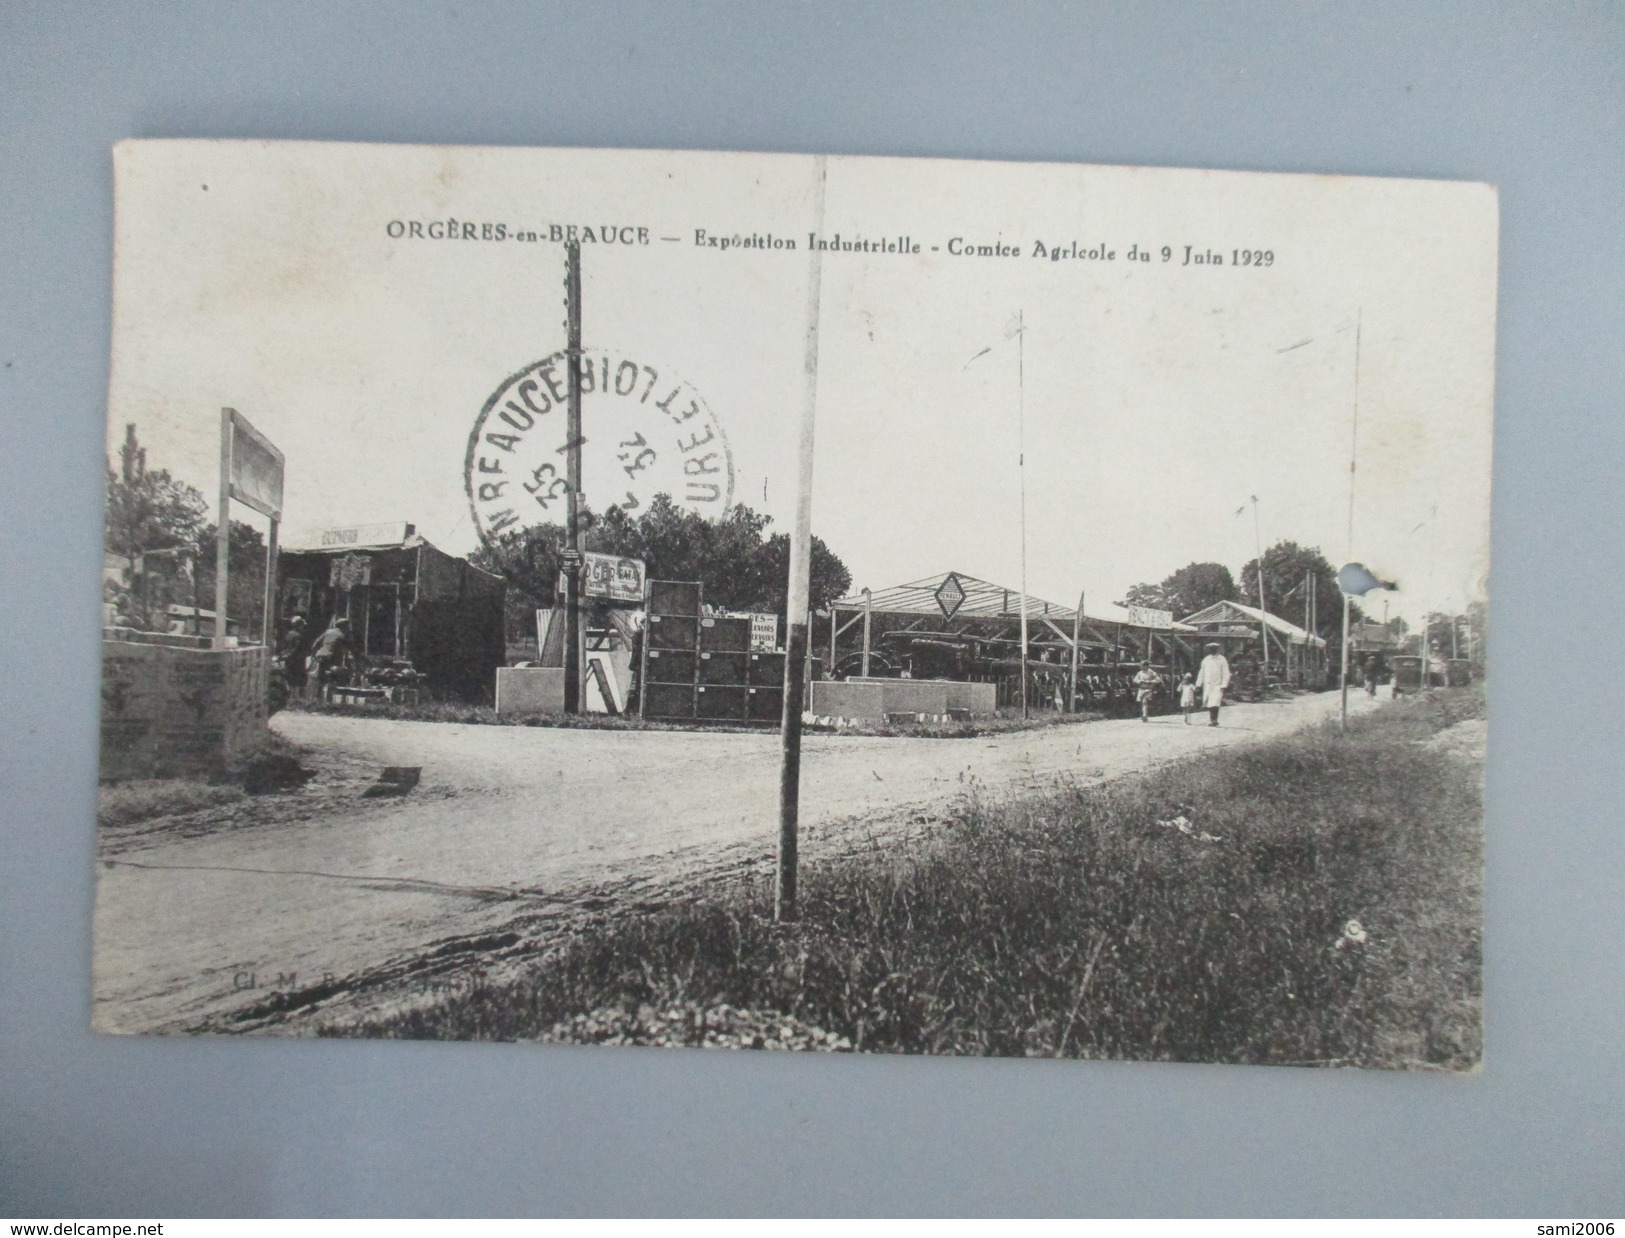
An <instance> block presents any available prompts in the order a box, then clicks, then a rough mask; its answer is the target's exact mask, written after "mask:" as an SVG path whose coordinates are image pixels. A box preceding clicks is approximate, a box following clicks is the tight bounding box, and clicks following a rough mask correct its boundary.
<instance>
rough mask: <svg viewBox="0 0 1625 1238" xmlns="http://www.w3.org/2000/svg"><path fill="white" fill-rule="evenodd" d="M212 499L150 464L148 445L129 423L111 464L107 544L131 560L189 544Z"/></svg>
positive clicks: (108, 487) (201, 523)
mask: <svg viewBox="0 0 1625 1238" xmlns="http://www.w3.org/2000/svg"><path fill="white" fill-rule="evenodd" d="M208 509H209V505H208V503H207V501H206V500H205V499H204V497H203V494H202V492H201V491H199V490H198V489H197V488H196V487H194V486H189V485H187V484H186V483H185V482H183V481H179V480H177V479H176V478H174V477H171V476H170V475H169V470H168V469H155V470H152V471H151V472H149V471H148V470H147V450H146V448H144V447H142V446H141V445H140V443H139V442H138V441H137V440H136V436H135V426H134V424H131V425H128V426H126V427H125V431H124V445H123V447H122V448H120V451H119V467H118V468H116V469H115V468H114V467H113V466H112V464H111V463H109V464H108V466H107V513H106V519H105V534H106V543H107V549H108V550H110V551H112V552H113V553H114V554H121V555H125V556H126V557H128V558H129V559H131V560H132V561H133V560H135V559H138V558H140V557H141V556H142V555H143V554H146V553H147V552H148V551H151V550H173V549H176V548H178V547H184V546H190V545H191V544H192V542H193V541H194V540H195V539H196V537H197V533H198V530H199V529H201V528H202V527H203V517H204V515H205V513H207V511H208Z"/></svg>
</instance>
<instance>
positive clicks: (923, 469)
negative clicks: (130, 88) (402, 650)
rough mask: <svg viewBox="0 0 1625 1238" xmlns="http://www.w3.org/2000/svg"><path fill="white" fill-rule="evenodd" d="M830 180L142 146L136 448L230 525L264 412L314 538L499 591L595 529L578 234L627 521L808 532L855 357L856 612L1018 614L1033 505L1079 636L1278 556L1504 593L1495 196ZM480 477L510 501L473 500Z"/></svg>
mask: <svg viewBox="0 0 1625 1238" xmlns="http://www.w3.org/2000/svg"><path fill="white" fill-rule="evenodd" d="M819 166H820V165H819V162H818V161H816V160H814V159H813V158H812V157H809V156H798V155H742V154H705V153H694V152H686V153H671V152H636V151H586V150H524V149H495V148H488V149H480V148H444V147H439V148H437V147H410V146H358V145H348V144H337V143H334V144H322V143H259V142H131V143H125V144H122V145H121V146H120V147H119V148H118V150H117V153H116V159H115V170H116V192H117V199H116V236H115V283H114V328H113V364H112V378H111V387H110V394H109V416H108V423H109V424H108V437H109V448H110V451H112V450H116V447H117V444H118V443H119V442H120V441H122V439H123V435H124V425H125V423H127V422H132V421H133V422H135V423H136V424H137V427H138V432H139V434H140V437H141V439H142V442H143V443H144V444H145V445H146V446H147V448H148V457H149V465H150V466H151V467H164V468H169V469H170V470H171V471H172V472H174V473H176V474H177V475H178V476H180V477H181V478H183V479H184V480H187V481H189V482H191V483H192V484H194V485H196V486H197V487H198V488H199V489H200V490H203V491H204V492H205V493H206V494H207V495H209V496H210V497H211V501H212V497H213V495H214V493H215V491H216V488H217V484H218V483H217V475H218V458H219V457H218V453H219V440H218V434H219V430H218V427H219V409H220V407H221V406H224V405H229V406H231V407H234V408H236V409H237V410H238V411H239V412H240V413H241V414H242V415H243V416H245V417H247V419H248V420H249V421H250V422H252V423H253V424H254V425H255V426H256V427H257V428H258V429H259V430H260V431H261V432H262V433H264V434H265V435H266V436H267V437H268V438H270V439H271V440H272V441H273V442H275V443H276V444H277V445H278V446H279V447H280V448H281V450H282V451H283V452H284V454H285V455H286V457H287V484H286V501H285V513H286V514H285V521H284V523H285V530H286V535H287V536H288V538H289V540H290V541H293V542H297V541H298V540H299V539H300V536H301V531H302V530H306V529H315V528H321V527H327V526H335V525H345V524H355V523H362V522H376V521H410V522H412V523H414V524H415V525H416V526H417V528H418V530H419V532H421V533H422V534H424V535H425V536H426V537H428V538H429V539H430V540H431V541H433V542H434V543H436V544H437V545H439V546H441V547H442V548H444V549H446V550H448V551H452V552H454V553H460V554H461V553H467V552H469V551H470V550H472V549H473V548H474V547H475V546H477V545H478V540H479V537H480V533H481V529H482V528H487V527H489V526H490V525H491V524H492V523H493V521H494V520H500V519H502V518H503V513H512V518H513V519H515V520H518V521H524V522H528V521H530V520H537V519H557V513H558V512H559V510H561V509H560V507H559V506H558V505H557V504H556V503H555V504H553V505H551V506H548V507H542V506H540V505H539V501H538V500H537V499H536V498H533V493H534V492H539V494H540V498H541V499H542V500H545V499H546V498H547V497H548V496H549V494H554V495H556V493H557V488H556V486H552V485H551V483H552V481H553V478H554V474H553V473H550V472H548V470H549V469H550V468H553V467H554V463H555V462H557V463H558V465H559V467H560V468H562V459H563V457H562V455H560V454H559V451H558V448H559V447H560V446H561V445H562V444H563V442H564V428H563V416H562V412H561V411H560V409H559V407H558V405H557V402H556V401H549V400H547V399H546V398H545V391H546V387H545V386H544V385H541V384H543V383H545V381H546V379H545V375H543V374H542V373H541V372H540V371H538V370H537V369H536V368H535V367H536V366H537V365H538V363H540V362H543V361H544V360H545V359H546V358H548V357H549V356H551V355H553V354H555V353H557V352H558V351H559V350H560V349H562V348H563V346H564V342H565V340H564V325H563V266H564V247H563V245H562V244H558V243H555V242H554V241H553V240H552V237H553V236H554V234H555V233H554V229H555V228H556V229H559V230H561V231H562V230H563V229H565V228H567V227H570V226H574V227H576V228H577V229H585V228H590V229H591V230H592V237H591V240H590V241H589V240H587V239H586V238H585V236H584V237H583V244H582V259H581V261H582V285H583V295H582V319H583V344H584V347H585V349H586V350H587V352H588V355H589V356H590V357H592V358H594V359H595V364H596V367H597V368H596V370H595V372H596V373H598V374H600V375H602V376H605V377H607V378H608V379H609V380H610V381H609V387H610V390H608V391H603V390H594V391H593V392H591V393H589V394H588V395H587V396H586V397H585V399H584V408H583V435H584V438H585V439H586V444H585V446H584V448H583V455H584V460H585V465H584V468H585V478H584V491H585V496H586V499H587V501H588V502H589V503H590V504H592V505H594V506H596V507H603V506H606V505H607V504H608V503H610V502H632V501H636V502H638V503H643V502H646V501H647V500H648V498H650V497H652V494H653V493H654V491H655V489H657V488H659V489H666V490H670V491H674V492H677V493H678V495H679V498H682V497H683V496H684V495H685V494H687V493H690V492H689V491H688V490H687V487H688V485H689V483H690V482H696V483H705V485H702V486H699V487H698V488H696V489H694V490H693V491H692V494H694V495H696V496H699V495H710V494H712V491H710V490H709V489H708V488H706V486H708V485H709V484H711V483H720V484H722V485H723V486H724V490H723V492H724V493H725V494H726V495H730V496H731V498H732V500H733V501H735V502H744V503H748V504H749V505H751V506H752V507H755V508H757V509H758V510H760V511H763V512H766V513H767V514H769V515H770V516H772V517H773V518H774V520H775V523H776V526H777V527H779V528H783V529H786V530H787V529H788V527H789V522H790V519H791V516H792V512H793V508H794V487H795V433H796V427H797V418H798V416H799V412H800V409H801V407H802V406H803V404H804V402H805V400H806V398H807V390H808V388H807V378H806V374H805V367H804V358H805V355H806V347H805V344H806V338H807V332H808V329H809V322H812V321H815V322H816V327H817V340H818V368H817V385H816V403H815V410H816V457H815V459H816V465H815V481H814V497H813V525H814V530H815V532H817V533H818V534H819V535H820V536H821V537H823V538H824V539H825V540H826V541H827V542H828V543H829V544H830V546H831V547H832V548H833V549H834V550H835V551H836V553H837V554H839V555H840V556H841V557H842V559H843V560H844V561H845V562H846V563H847V565H848V566H849V567H850V569H851V571H852V575H853V582H854V587H861V586H864V585H868V586H871V587H873V588H877V589H878V588H884V587H887V586H890V585H894V584H898V583H901V582H903V581H908V580H914V579H918V578H921V577H925V576H928V575H932V574H935V573H939V572H943V571H946V570H949V569H956V570H959V571H961V572H966V573H969V574H971V575H974V576H978V577H982V578H984V579H988V580H992V581H995V582H998V583H1001V584H1008V585H1010V586H1012V587H1017V586H1019V584H1020V583H1021V575H1022V559H1023V537H1022V530H1023V520H1022V511H1023V507H1024V508H1025V560H1026V578H1027V587H1028V590H1029V592H1031V593H1032V594H1034V595H1036V596H1039V597H1044V598H1047V599H1050V600H1052V601H1057V602H1061V603H1063V604H1071V603H1072V602H1074V601H1075V600H1076V598H1077V596H1078V594H1079V592H1080V591H1083V592H1085V593H1086V596H1087V597H1090V598H1094V599H1097V600H1102V601H1116V600H1118V599H1120V598H1121V597H1122V596H1123V593H1124V592H1125V590H1126V589H1127V588H1128V586H1129V585H1131V584H1133V583H1135V582H1138V581H1155V580H1160V579H1161V578H1162V577H1164V576H1166V575H1167V574H1169V573H1170V572H1172V571H1173V570H1174V569H1176V568H1178V567H1181V566H1183V565H1184V564H1186V563H1189V562H1192V561H1198V560H1216V561H1218V562H1221V563H1224V564H1226V565H1227V566H1229V567H1230V568H1231V569H1232V570H1233V571H1234V570H1237V569H1239V568H1240V567H1241V565H1242V564H1243V563H1244V562H1245V561H1247V560H1248V559H1250V558H1252V557H1253V556H1254V554H1255V553H1256V547H1257V544H1258V540H1260V539H1261V540H1262V542H1263V543H1264V544H1265V545H1269V544H1270V543H1272V542H1275V541H1277V540H1281V539H1291V540H1294V541H1297V542H1300V543H1302V544H1305V545H1309V546H1318V547H1319V548H1320V549H1321V550H1322V551H1323V552H1324V553H1325V554H1326V556H1327V557H1328V558H1329V559H1330V560H1331V561H1332V562H1333V563H1334V564H1339V563H1342V562H1345V561H1347V560H1349V559H1355V560H1359V561H1362V562H1364V563H1366V564H1367V565H1368V566H1369V567H1371V568H1373V569H1374V570H1375V571H1376V572H1377V573H1378V574H1379V575H1381V576H1385V577H1387V578H1391V579H1394V580H1397V581H1398V582H1399V583H1400V585H1401V586H1402V588H1401V591H1400V592H1398V593H1395V594H1393V595H1392V597H1391V599H1390V601H1391V609H1392V611H1393V613H1398V614H1402V615H1406V616H1407V617H1415V616H1418V615H1420V614H1421V612H1422V609H1423V607H1424V606H1429V607H1432V608H1436V609H1439V608H1457V607H1460V606H1463V605H1465V604H1466V603H1467V602H1469V601H1472V600H1476V599H1478V598H1481V597H1483V596H1484V594H1485V590H1486V588H1487V578H1488V563H1489V557H1488V556H1489V546H1488V529H1489V495H1490V462H1491V426H1492V420H1493V418H1492V407H1493V374H1494V357H1493V347H1494V334H1495V318H1494V316H1495V293H1496V289H1495V280H1496V245H1497V236H1496V229H1497V218H1496V212H1497V208H1496V198H1495V194H1494V191H1493V190H1492V189H1490V188H1488V187H1486V186H1482V185H1474V184H1467V183H1446V182H1429V181H1398V180H1380V179H1372V178H1351V177H1334V176H1286V175H1270V174H1257V173H1237V172H1209V171H1188V170H1177V169H1146V168H1139V169H1136V168H1109V167H1093V166H1078V165H1055V164H1003V163H969V162H956V161H943V160H901V159H869V158H864V159H859V158H830V159H829V160H828V161H827V163H826V164H825V165H824V167H825V172H824V175H825V176H826V181H825V188H824V194H823V216H822V220H820V219H819V218H818V214H817V210H818V206H817V204H818V201H819V195H818V194H816V193H815V192H814V190H815V186H816V185H817V181H818V177H819V174H820V173H819ZM450 221H456V223H455V226H454V227H453V226H452V225H451V223H450ZM414 225H415V227H414ZM434 225H438V228H436V227H435V226H434ZM448 228H449V229H450V230H451V231H452V232H453V233H454V234H455V236H456V237H457V239H446V238H445V236H444V234H445V232H446V231H447V230H448ZM499 228H500V229H501V231H500V233H499ZM640 230H641V231H640ZM532 232H533V233H534V234H535V235H536V237H537V239H536V240H534V241H531V240H528V239H515V238H516V237H523V236H524V235H525V234H526V233H532ZM499 234H500V235H503V237H504V239H502V240H497V239H495V238H496V236H497V235H499ZM809 234H816V235H817V236H818V237H820V238H822V239H823V240H825V241H827V242H832V243H833V245H834V247H833V248H831V249H828V250H825V251H820V252H817V253H813V252H809V248H808V242H809ZM606 235H607V236H608V237H609V238H612V239H613V243H606V239H605V238H606ZM485 237H490V238H491V239H484V238H485ZM666 238H670V239H666ZM712 239H716V240H718V241H719V242H720V241H726V242H727V245H726V246H724V245H723V244H720V243H719V244H710V243H708V242H709V241H710V240H712ZM788 241H794V242H795V247H794V248H790V247H788V245H786V244H785V242H788ZM854 242H857V243H858V246H859V247H858V248H854V247H853V243H854ZM877 243H878V245H879V246H880V247H881V250H882V251H881V252H875V246H876V244H877ZM864 246H867V247H868V248H867V249H865V248H863V247H864ZM887 246H889V247H890V250H891V252H884V250H885V247H887ZM1187 247H1190V248H1189V249H1188V250H1187ZM967 250H968V251H969V252H967ZM1165 251H1166V260H1165V258H1164V254H1165ZM1242 251H1250V253H1251V254H1252V255H1253V256H1254V258H1255V260H1254V261H1252V262H1247V263H1242V264H1238V263H1237V262H1236V261H1235V259H1237V258H1238V257H1241V256H1242ZM1057 252H1058V253H1060V254H1061V255H1063V256H1062V257H1060V258H1058V259H1056V258H1052V257H1051V256H1050V255H1051V254H1053V253H1057ZM1142 253H1143V254H1145V255H1147V256H1148V257H1149V259H1150V260H1149V261H1140V260H1139V258H1138V255H1140V254H1142ZM1074 255H1081V256H1074ZM1091 255H1092V256H1091ZM1131 255H1132V256H1131ZM1209 255H1214V256H1217V257H1219V258H1221V259H1222V263H1212V262H1200V261H1195V260H1194V259H1195V258H1197V257H1198V256H1200V257H1207V256H1209ZM1187 256H1189V257H1190V258H1191V259H1192V260H1190V261H1187ZM815 264H816V265H817V266H818V267H819V271H820V279H819V281H818V288H819V295H818V297H817V300H816V309H815V310H814V308H813V305H814V302H813V299H812V297H811V295H810V294H811V289H812V286H813V282H812V277H813V270H814V266H815ZM527 377H529V378H530V379H531V380H532V385H531V387H530V396H529V398H530V407H531V415H530V416H526V414H525V411H524V409H523V408H521V409H520V410H518V413H519V416H520V417H522V418H524V421H523V422H522V423H520V424H524V425H525V429H524V430H523V431H522V432H519V431H518V430H517V428H516V426H515V425H510V426H509V427H508V429H507V430H504V429H503V427H502V425H501V424H499V418H500V417H501V414H502V412H503V411H504V409H506V408H508V407H509V402H510V401H512V400H515V399H516V398H518V385H519V384H520V383H522V382H524V381H525V380H526V378H527ZM554 377H555V378H556V377H557V373H556V371H555V372H554ZM617 385H618V386H617ZM599 386H600V387H601V386H602V383H600V384H599ZM488 404H489V405H490V409H489V412H487V413H485V415H484V417H483V419H482V410H486V409H487V405H488ZM539 404H546V405H547V406H548V407H547V410H546V411H545V412H541V413H536V412H535V408H536V407H539ZM663 404H664V407H662V405H663ZM691 406H692V409H693V410H694V411H692V412H690V411H689V410H690V408H691ZM510 416H513V414H512V413H510ZM526 423H528V424H526ZM492 433H496V434H498V435H499V437H502V436H505V437H506V443H504V442H502V441H493V440H491V438H490V437H489V435H490V434H492ZM471 438H472V443H471ZM719 448H720V450H719ZM1351 454H1352V455H1353V458H1354V461H1355V464H1356V468H1355V471H1354V474H1353V477H1354V486H1353V494H1352V499H1353V502H1352V539H1351V536H1350V525H1351V510H1350V508H1351V504H1350V498H1351V495H1350V468H1349V465H1350V458H1351ZM1023 461H1024V467H1023ZM640 464H641V465H642V467H640ZM470 476H472V485H473V488H474V489H475V490H476V491H477V488H478V487H479V486H480V485H481V484H487V485H491V484H495V483H501V484H500V485H499V486H497V488H496V490H494V491H493V492H492V494H493V495H494V497H493V498H492V499H491V500H490V501H488V502H478V501H476V502H474V503H471V502H470V482H469V479H470ZM527 484H528V485H529V486H530V487H532V488H533V490H532V492H527V491H526V489H525V487H526V486H527ZM1254 496H1256V498H1257V505H1256V511H1257V527H1256V532H1255V524H1254V505H1253V502H1252V500H1253V497H1254ZM695 502H696V504H697V505H698V506H700V508H701V509H702V510H713V509H714V508H715V507H716V506H718V503H715V502H713V503H711V504H710V506H709V507H708V506H707V504H706V503H705V502H701V501H700V500H699V499H698V498H696V499H695ZM1238 512H1239V514H1238ZM245 518H247V519H250V520H257V519H258V517H256V516H252V515H248V516H246V517H245ZM1375 596H1376V595H1373V597H1374V598H1375ZM1379 605H1380V603H1379Z"/></svg>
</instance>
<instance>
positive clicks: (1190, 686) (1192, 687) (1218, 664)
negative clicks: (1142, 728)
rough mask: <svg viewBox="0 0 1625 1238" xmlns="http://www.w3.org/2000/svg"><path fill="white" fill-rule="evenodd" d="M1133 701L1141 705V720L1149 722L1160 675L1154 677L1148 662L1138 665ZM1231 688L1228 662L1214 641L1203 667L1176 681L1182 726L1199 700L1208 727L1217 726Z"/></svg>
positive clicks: (1134, 681)
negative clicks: (1205, 712) (1177, 682)
mask: <svg viewBox="0 0 1625 1238" xmlns="http://www.w3.org/2000/svg"><path fill="white" fill-rule="evenodd" d="M1133 685H1134V699H1135V700H1137V701H1138V702H1139V703H1140V721H1141V722H1150V721H1151V702H1152V701H1153V700H1154V699H1155V698H1156V696H1157V694H1158V693H1159V692H1161V691H1162V676H1161V675H1159V674H1157V672H1156V670H1155V669H1154V668H1153V667H1152V665H1151V663H1150V662H1143V663H1141V665H1140V670H1139V673H1138V674H1136V675H1135V676H1134V679H1133ZM1229 686H1230V661H1229V659H1227V658H1226V657H1225V656H1224V649H1223V647H1222V646H1221V645H1219V644H1218V643H1217V642H1214V643H1213V644H1210V645H1209V646H1208V647H1207V650H1206V656H1205V657H1204V658H1203V659H1202V664H1201V665H1200V666H1199V667H1197V668H1196V674H1195V675H1194V676H1192V675H1191V674H1190V672H1189V671H1187V672H1186V673H1185V675H1184V676H1183V677H1182V678H1181V679H1180V681H1179V710H1180V712H1181V713H1182V714H1184V715H1185V725H1186V726H1189V725H1190V721H1191V715H1192V714H1193V713H1195V712H1196V708H1197V706H1196V702H1197V699H1198V697H1200V699H1201V702H1202V708H1203V709H1205V710H1207V716H1208V722H1207V724H1208V725H1209V726H1218V725H1219V710H1220V708H1221V707H1222V706H1223V705H1224V691H1225V689H1226V688H1228V687H1229Z"/></svg>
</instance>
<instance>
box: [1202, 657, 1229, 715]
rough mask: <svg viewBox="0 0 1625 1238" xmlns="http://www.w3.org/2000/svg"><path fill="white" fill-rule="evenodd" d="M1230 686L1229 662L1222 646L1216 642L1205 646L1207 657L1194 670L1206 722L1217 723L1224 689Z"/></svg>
mask: <svg viewBox="0 0 1625 1238" xmlns="http://www.w3.org/2000/svg"><path fill="white" fill-rule="evenodd" d="M1229 686H1230V662H1229V659H1227V658H1226V657H1225V656H1224V652H1223V647H1222V646H1220V645H1219V644H1218V643H1217V642H1214V643H1213V644H1211V645H1209V646H1208V647H1207V657H1205V658H1203V659H1202V665H1201V666H1199V667H1198V668H1197V670H1196V687H1197V689H1198V690H1200V692H1201V693H1202V708H1204V709H1206V710H1207V724H1208V725H1209V726H1218V725H1219V707H1220V706H1222V705H1223V704H1224V690H1225V689H1226V688H1228V687H1229Z"/></svg>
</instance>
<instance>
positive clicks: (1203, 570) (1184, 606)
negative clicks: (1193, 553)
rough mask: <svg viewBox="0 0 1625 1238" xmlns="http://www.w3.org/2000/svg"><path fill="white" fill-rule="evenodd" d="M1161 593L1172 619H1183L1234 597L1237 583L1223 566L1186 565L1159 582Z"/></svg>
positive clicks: (1207, 564) (1217, 564)
mask: <svg viewBox="0 0 1625 1238" xmlns="http://www.w3.org/2000/svg"><path fill="white" fill-rule="evenodd" d="M1162 591H1163V593H1164V595H1165V596H1166V597H1167V598H1168V602H1169V605H1168V607H1167V609H1168V610H1171V611H1173V612H1174V617H1175V618H1184V617H1185V616H1186V615H1194V614H1195V613H1196V612H1197V611H1199V610H1206V609H1207V608H1208V607H1209V606H1212V605H1213V604H1214V603H1215V602H1226V601H1229V600H1230V599H1232V598H1234V597H1235V596H1236V581H1235V578H1234V577H1233V576H1231V575H1230V569H1229V568H1227V567H1226V566H1225V565H1224V564H1222V563H1188V564H1186V565H1185V566H1184V567H1182V568H1180V569H1179V570H1178V571H1177V572H1175V573H1174V574H1173V575H1171V576H1169V577H1168V579H1167V580H1165V581H1163V582H1162Z"/></svg>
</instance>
